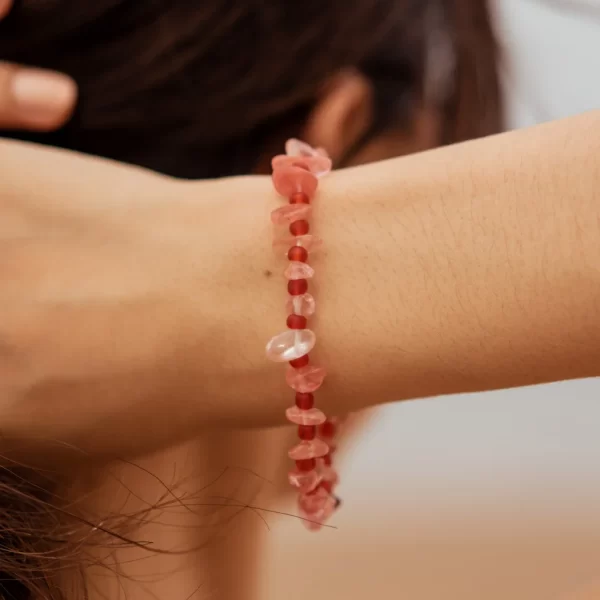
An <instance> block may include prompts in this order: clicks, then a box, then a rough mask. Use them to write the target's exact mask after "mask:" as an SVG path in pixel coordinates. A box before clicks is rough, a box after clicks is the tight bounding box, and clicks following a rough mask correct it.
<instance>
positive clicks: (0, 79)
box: [0, 0, 77, 131]
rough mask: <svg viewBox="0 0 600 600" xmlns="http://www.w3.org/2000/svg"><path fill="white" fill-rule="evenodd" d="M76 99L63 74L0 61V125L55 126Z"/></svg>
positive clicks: (73, 87)
mask: <svg viewBox="0 0 600 600" xmlns="http://www.w3.org/2000/svg"><path fill="white" fill-rule="evenodd" d="M2 1H3V0H0V2H2ZM76 99H77V86H76V85H75V82H74V81H73V80H72V79H71V78H70V77H68V76H67V75H63V74H62V73H56V72H54V71H45V70H42V69H30V68H26V67H21V66H18V65H13V64H11V63H5V62H0V127H3V128H9V129H15V128H18V129H30V130H36V131H50V130H52V129H56V128H58V127H60V126H61V125H63V124H64V123H65V121H66V120H67V119H68V118H69V116H70V115H71V113H72V111H73V107H74V106H75V101H76Z"/></svg>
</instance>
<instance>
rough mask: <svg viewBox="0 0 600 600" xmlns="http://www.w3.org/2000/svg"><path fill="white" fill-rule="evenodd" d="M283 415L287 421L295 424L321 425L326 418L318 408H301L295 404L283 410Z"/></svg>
mask: <svg viewBox="0 0 600 600" xmlns="http://www.w3.org/2000/svg"><path fill="white" fill-rule="evenodd" d="M285 416H286V417H287V419H288V421H291V422H292V423H294V424H296V425H313V426H314V425H321V423H325V421H326V420H327V417H326V416H325V414H324V413H323V412H322V411H320V410H319V409H318V408H310V409H308V410H302V409H301V408H298V407H297V406H292V407H290V408H288V409H287V410H286V411H285Z"/></svg>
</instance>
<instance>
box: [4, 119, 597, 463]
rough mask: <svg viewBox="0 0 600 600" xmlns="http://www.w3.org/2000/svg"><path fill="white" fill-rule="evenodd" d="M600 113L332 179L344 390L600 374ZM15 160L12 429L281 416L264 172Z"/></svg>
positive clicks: (332, 266) (97, 449)
mask: <svg viewBox="0 0 600 600" xmlns="http://www.w3.org/2000/svg"><path fill="white" fill-rule="evenodd" d="M598 127H599V117H598V114H597V113H589V114H586V115H583V116H580V117H577V118H573V119H569V120H565V121H561V122H557V123H554V124H551V125H547V126H541V127H537V128H533V129H531V130H526V131H524V132H516V133H510V134H504V135H502V136H497V137H494V138H488V139H486V140H482V141H477V142H472V143H468V144H463V145H460V146H456V147H453V148H446V149H441V150H435V151H432V152H427V153H423V154H420V155H415V156H412V157H407V158H402V159H396V160H394V161H389V162H384V163H380V164H374V165H371V166H365V167H359V168H356V169H349V170H347V171H341V172H338V173H335V174H332V175H331V176H330V177H329V179H328V180H327V181H324V182H323V186H322V191H321V192H320V196H319V200H318V201H317V204H316V206H317V209H316V210H317V211H318V212H317V221H316V222H317V227H318V233H319V234H320V235H322V237H323V238H324V239H325V240H328V244H327V251H326V253H324V255H323V256H322V257H321V258H319V259H316V263H315V264H316V268H317V271H318V273H320V274H321V275H320V277H319V279H318V281H319V286H320V290H322V289H323V286H325V285H326V286H328V287H329V289H335V290H336V293H335V294H325V293H322V294H321V295H320V296H319V300H320V303H319V318H318V323H317V325H316V328H317V329H318V331H319V340H320V343H319V346H318V352H317V354H316V358H317V359H318V360H319V361H322V362H323V363H325V364H328V365H330V369H331V372H330V377H329V379H328V383H327V385H326V386H325V387H324V389H323V390H322V391H321V393H320V401H321V402H322V405H323V406H324V407H325V408H326V409H327V410H329V411H331V412H335V413H340V412H346V411H352V410H356V409H360V408H366V407H368V406H372V405H374V404H377V403H382V402H389V401H393V400H397V399H402V398H405V399H408V398H417V397H423V396H430V395H438V394H446V393H454V392H468V391H479V390H487V389H495V388H500V387H509V386H518V385H530V384H536V383H542V382H546V381H556V380H562V379H570V378H578V377H588V376H595V375H597V374H598V364H599V363H598V360H597V359H598V344H599V336H600V330H599V328H598V326H597V318H596V317H597V310H598V306H597V302H598V287H597V286H598V276H597V267H596V264H595V257H596V255H597V251H598V250H599V248H598V244H600V239H599V237H598V235H597V226H596V210H597V207H596V203H595V191H594V190H595V186H596V184H597V179H598V165H597V156H598V153H597V150H598V147H597V145H598V142H597V139H598V137H597V136H595V135H591V132H595V131H596V130H597V129H598ZM0 160H1V161H2V164H3V165H6V173H7V176H6V177H5V178H3V180H2V182H1V184H0V185H1V186H2V190H1V191H2V195H3V197H4V198H5V199H6V200H5V202H4V204H3V206H2V210H3V212H4V215H5V218H3V223H4V226H3V233H2V238H1V243H2V245H3V250H2V252H1V253H0V255H1V256H2V264H1V271H0V285H1V286H2V287H1V289H2V293H1V296H2V297H3V299H4V300H3V304H4V306H3V310H4V315H5V318H4V319H3V323H2V328H3V332H2V339H3V340H4V348H3V356H4V360H3V365H2V368H3V377H2V379H1V384H0V385H2V398H3V403H2V407H1V410H2V422H3V424H4V432H5V441H4V443H5V444H6V447H7V449H9V448H8V447H9V440H10V438H20V437H22V436H23V435H25V434H27V433H29V434H30V435H32V437H34V438H36V437H38V438H50V439H55V440H56V439H60V440H63V441H64V442H67V443H72V444H74V445H75V446H77V447H80V448H82V449H83V450H84V451H86V452H90V453H93V454H95V455H98V456H105V457H110V456H114V455H115V454H117V455H118V454H120V453H122V452H123V450H124V447H123V446H122V445H121V443H120V441H119V440H118V439H114V436H112V435H107V432H108V431H109V429H110V427H111V426H116V425H118V427H119V429H120V430H121V431H122V432H123V433H124V434H125V437H126V439H127V447H128V448H129V449H131V448H135V449H136V450H137V452H145V451H149V450H152V449H156V448H159V447H164V446H165V445H167V444H169V443H172V442H173V441H175V440H177V439H183V438H186V437H189V436H192V435H194V434H195V433H197V432H199V431H202V430H203V429H205V428H207V427H225V426H245V427H248V426H268V425H275V424H278V423H281V405H280V398H281V397H282V394H283V393H285V385H284V384H283V383H282V377H281V369H280V368H279V367H278V366H277V365H272V364H270V363H268V362H266V361H265V360H264V357H263V351H262V348H263V345H264V342H265V340H268V339H269V337H270V336H271V335H273V334H274V333H277V331H279V330H280V328H281V325H280V323H281V318H282V314H283V313H282V309H281V304H282V302H283V300H284V298H285V296H284V294H283V291H282V280H281V278H280V277H279V276H277V275H276V274H277V273H278V272H279V271H280V270H281V268H282V263H281V261H280V260H279V258H278V257H276V256H275V255H274V254H273V253H272V251H271V249H270V241H269V240H270V237H271V229H270V225H269V222H268V214H269V211H270V210H271V209H273V208H274V207H276V206H278V204H279V202H280V201H279V200H278V199H277V198H276V196H275V195H274V193H273V192H272V190H271V185H270V182H269V180H268V179H267V178H261V177H255V178H238V179H233V180H223V181H218V182H194V183H188V182H177V181H172V180H169V179H167V178H163V177H159V176H157V175H155V174H152V173H148V172H145V171H143V170H139V169H133V168H129V167H124V166H121V165H116V164H113V163H110V162H108V161H101V160H98V159H91V158H87V157H80V156H74V155H70V154H69V153H65V152H57V151H53V150H47V149H41V148H35V147H31V146H27V145H24V144H19V143H14V142H2V143H0ZM24 165H27V167H28V169H27V176H23V175H22V174H21V173H23V172H24V171H23V167H24ZM32 165H34V166H35V168H32V167H31V166H32ZM65 172H71V173H73V175H72V178H71V179H69V180H68V186H66V185H65V180H64V176H63V175H62V174H63V173H65ZM174 198H175V199H176V200H175V202H173V199H174ZM223 232H227V234H226V235H223ZM73 257H77V259H76V260H73ZM117 257H118V258H117ZM15 264H18V265H19V269H18V271H16V270H15V268H14V265H15ZM48 273H52V274H53V275H52V277H50V276H48V275H47V274H48ZM350 274H352V275H351V276H350ZM391 275H393V277H391ZM399 283H400V284H399ZM317 293H318V292H317ZM256 298H261V302H260V303H258V302H256V301H255V299H256ZM358 315H360V318H357V316H358ZM350 324H351V325H352V327H349V325H350ZM349 332H351V335H350V334H349ZM50 340H51V342H50ZM89 348H93V349H94V352H93V353H90V352H88V349H89ZM366 357H369V359H368V360H366ZM256 389H260V390H261V393H260V395H255V394H252V393H249V392H248V390H256ZM198 390H202V394H203V399H202V400H201V401H199V400H198V397H197V391H198ZM174 408H175V410H174ZM99 423H104V424H105V426H104V427H99V426H98V424H99ZM166 423H168V424H169V426H168V427H166V426H165V424H166ZM40 443H41V442H40Z"/></svg>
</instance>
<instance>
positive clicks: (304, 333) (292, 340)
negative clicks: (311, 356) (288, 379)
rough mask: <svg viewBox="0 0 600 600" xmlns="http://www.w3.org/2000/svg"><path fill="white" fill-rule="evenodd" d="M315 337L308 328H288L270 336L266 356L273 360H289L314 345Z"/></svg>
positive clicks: (301, 354)
mask: <svg viewBox="0 0 600 600" xmlns="http://www.w3.org/2000/svg"><path fill="white" fill-rule="evenodd" d="M316 341H317V338H316V336H315V334H314V333H313V332H312V331H311V330H310V329H290V330H288V331H284V332H283V333H280V334H279V335H276V336H275V337H274V338H272V339H271V340H270V341H269V343H268V344H267V358H268V359H269V360H272V361H274V362H282V363H283V362H290V361H291V360H296V359H297V358H300V357H301V356H304V355H305V354H308V353H309V352H310V351H311V350H312V349H313V348H314V347H315V343H316Z"/></svg>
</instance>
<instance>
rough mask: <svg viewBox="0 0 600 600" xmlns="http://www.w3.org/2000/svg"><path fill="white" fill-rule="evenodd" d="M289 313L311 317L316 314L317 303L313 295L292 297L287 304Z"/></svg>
mask: <svg viewBox="0 0 600 600" xmlns="http://www.w3.org/2000/svg"><path fill="white" fill-rule="evenodd" d="M286 309H287V312H288V313H292V314H294V315H302V316H303V317H310V316H312V315H314V314H315V309H316V302H315V299H314V298H313V296H312V295H311V294H301V295H300V296H291V297H290V298H289V299H288V301H287V304H286Z"/></svg>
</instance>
